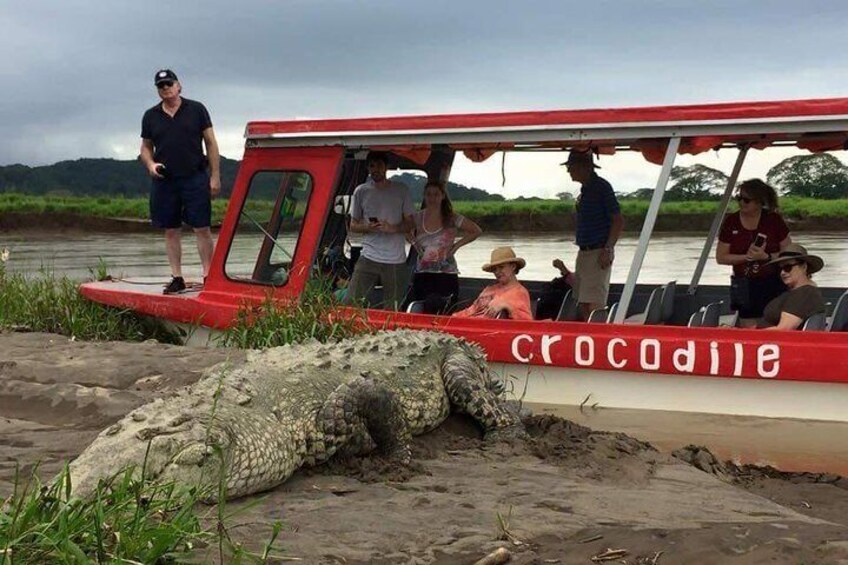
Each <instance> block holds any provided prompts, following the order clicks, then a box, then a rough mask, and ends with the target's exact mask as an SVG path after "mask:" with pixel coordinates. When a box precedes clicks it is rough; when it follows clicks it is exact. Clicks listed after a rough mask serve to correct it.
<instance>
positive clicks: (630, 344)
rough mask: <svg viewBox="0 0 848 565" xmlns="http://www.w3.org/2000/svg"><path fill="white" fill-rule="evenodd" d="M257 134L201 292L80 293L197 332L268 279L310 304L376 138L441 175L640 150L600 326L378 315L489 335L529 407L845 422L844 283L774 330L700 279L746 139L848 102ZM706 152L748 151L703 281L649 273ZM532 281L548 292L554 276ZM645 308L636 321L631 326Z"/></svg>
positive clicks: (553, 114) (831, 146)
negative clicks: (819, 310) (678, 165)
mask: <svg viewBox="0 0 848 565" xmlns="http://www.w3.org/2000/svg"><path fill="white" fill-rule="evenodd" d="M245 138H246V142H245V151H244V159H243V161H242V163H241V166H240V168H239V171H238V177H237V179H236V181H235V185H234V187H233V191H232V196H231V198H230V201H229V207H228V209H227V213H226V216H225V218H224V220H223V223H222V225H221V229H220V233H219V235H218V241H217V245H216V248H215V253H214V258H213V262H212V268H211V272H210V273H209V275H208V277H207V279H206V281H205V284H204V286H203V287H202V289H200V290H197V291H194V292H187V293H183V294H178V295H163V294H162V289H161V287H157V286H151V285H145V284H133V282H132V281H102V282H91V283H85V284H83V285H82V288H81V290H82V293H83V295H84V296H86V297H87V298H89V299H91V300H93V301H96V302H100V303H103V304H107V305H112V306H117V307H122V308H129V309H132V310H134V311H136V312H139V313H141V314H145V315H150V316H155V317H158V318H162V319H165V320H169V321H171V322H174V323H179V324H184V325H188V326H192V327H194V328H195V330H194V331H193V332H192V334H191V335H192V336H193V337H194V338H195V339H197V337H198V336H201V335H206V330H212V331H214V330H220V329H223V328H227V327H228V326H230V325H231V324H232V323H233V320H234V318H235V317H236V315H237V312H238V311H239V309H240V308H244V307H245V306H250V305H258V304H260V303H261V302H263V301H264V300H265V299H266V297H267V296H268V295H269V293H270V295H272V296H273V298H274V299H277V300H281V301H290V300H297V298H298V296H299V295H300V294H301V293H302V292H303V291H304V289H305V286H306V285H307V282H308V281H309V279H310V277H313V276H315V274H316V273H317V272H318V271H319V270H320V269H319V265H320V263H321V261H322V259H323V258H324V257H325V255H326V253H327V250H328V249H333V248H334V247H335V248H337V247H338V246H339V245H340V244H341V243H342V242H343V241H344V239H345V226H346V223H345V215H344V212H345V210H344V209H343V208H344V206H340V203H343V202H344V201H345V197H348V196H349V195H350V194H351V193H352V192H353V189H354V188H355V187H356V186H357V185H358V184H360V183H362V182H363V181H365V179H366V175H367V171H366V166H365V158H366V155H367V153H368V151H369V150H381V151H386V152H388V153H389V156H390V163H389V168H390V169H397V168H402V169H404V170H410V169H414V170H419V171H421V173H422V174H423V175H426V176H428V177H430V178H436V179H439V180H444V181H447V180H448V179H449V176H450V170H451V165H452V163H453V161H454V157H455V155H456V154H457V153H458V152H462V153H463V154H464V155H465V156H466V157H468V158H469V159H470V160H472V161H474V162H480V161H483V160H485V159H486V158H488V157H490V156H492V155H493V154H495V153H499V152H533V151H546V152H555V151H559V152H563V153H562V154H563V155H565V152H567V151H568V150H570V149H572V148H579V149H585V150H588V149H591V150H593V151H595V152H597V153H598V154H600V155H612V154H615V153H618V152H621V151H635V152H639V153H641V154H642V155H643V156H644V158H645V159H646V160H648V161H649V162H653V163H656V164H661V165H662V168H661V171H660V174H659V178H658V180H657V182H656V188H655V190H654V192H653V196H652V198H651V201H650V205H649V208H648V211H647V214H646V217H645V220H644V224H643V226H642V230H641V234H640V236H639V241H638V244H637V248H636V252H635V257H634V260H633V262H632V264H631V265H630V266H629V273H628V276H627V279H626V282H625V283H624V284H623V285H620V284H619V285H613V286H612V290H611V296H610V306H613V305H615V307H613V308H610V309H607V310H604V311H603V312H598V313H595V316H594V319H597V320H598V321H599V323H583V322H577V321H569V320H568V319H567V318H568V316H563V317H564V318H566V319H563V320H557V321H552V320H546V321H542V320H534V321H516V320H508V319H507V320H504V319H479V318H451V317H448V316H432V315H425V314H417V313H410V312H402V313H395V312H389V311H386V310H381V309H378V308H370V309H367V310H366V311H365V317H366V318H367V320H368V322H369V323H370V324H373V325H374V326H375V327H402V328H413V329H427V330H438V331H443V332H448V333H451V334H454V335H457V336H461V337H463V338H466V339H468V340H471V341H473V342H476V343H478V344H480V345H481V346H482V347H483V348H484V349H485V351H486V352H487V355H488V358H489V360H490V362H491V365H492V367H493V369H494V370H495V371H496V373H498V374H499V375H501V377H502V378H503V379H505V380H507V381H509V382H510V383H511V384H510V388H511V389H512V390H513V392H514V394H516V396H520V397H521V398H523V400H524V401H526V402H528V403H536V404H546V405H555V406H582V405H584V404H589V405H597V406H601V407H605V408H609V407H615V408H633V409H652V410H674V411H686V412H703V413H714V414H732V415H751V416H768V417H787V418H803V419H818V420H830V421H836V422H848V333H843V331H844V330H845V324H844V321H843V317H844V316H845V310H848V298H845V297H843V296H842V294H843V290H844V289H839V288H822V289H821V290H822V292H823V294H824V295H825V298H826V300H828V301H830V303H831V304H832V305H833V306H832V308H831V312H830V313H829V314H830V320H824V319H819V320H809V321H808V322H807V324H806V326H807V328H806V330H804V331H791V332H787V331H769V332H764V331H757V330H751V329H740V328H735V327H719V326H718V324H717V320H718V315H719V314H723V315H727V314H728V310H727V305H726V302H727V295H728V289H727V287H726V286H724V287H722V286H717V285H701V284H699V281H700V278H701V273H702V271H703V269H704V267H705V264H706V262H707V258H708V255H709V252H710V250H711V249H712V247H713V246H714V244H715V239H716V235H717V232H718V230H719V227H720V225H721V221H722V218H723V217H724V214H725V213H726V211H727V207H728V203H729V201H730V199H731V196H732V191H733V189H734V186H735V184H736V181H737V178H738V177H739V174H740V170H741V168H742V165H743V162H744V160H745V157H746V155H747V153H748V152H749V151H750V150H768V148H771V147H785V146H794V147H797V148H799V149H803V150H808V151H815V152H818V151H832V150H844V149H845V148H846V147H848V145H846V144H848V98H837V99H818V100H795V101H771V102H744V103H721V104H705V105H680V106H659V107H639V108H621V109H590V110H556V111H532V112H508V113H485V114H458V115H428V116H403V117H378V118H356V119H324V120H290V121H253V122H250V123H248V125H247V127H246V131H245ZM708 150H719V151H736V152H737V153H738V157H737V158H736V162H735V165H734V167H733V170H732V173H731V174H730V177H729V181H728V183H727V186H726V190H725V191H724V194H723V196H722V198H721V201H720V202H718V203H717V209H716V215H715V219H714V221H713V223H712V227H711V229H710V230H709V233H708V234H706V237H705V241H704V246H703V250H702V252H701V254H700V257H699V259H698V261H697V263H695V264H694V265H693V274H692V278H691V281H690V282H689V283H688V285H684V284H679V285H675V284H667V285H662V286H660V285H645V284H637V282H638V278H639V273H640V270H641V267H642V263H643V260H644V257H645V254H646V252H647V250H648V247H649V243H650V240H651V235H652V232H653V228H654V225H655V221H656V219H657V214H658V212H659V208H660V203H661V202H662V199H663V194H664V192H665V190H666V186H667V184H668V181H669V175H670V173H671V169H672V166H673V164H674V161H675V157H676V156H677V155H678V154H684V153H685V154H697V153H701V152H704V151H708ZM340 208H341V209H340ZM801 240H803V238H801ZM236 248H237V249H239V250H240V251H241V252H242V253H241V255H242V256H243V255H244V253H243V252H244V250H252V252H253V255H252V256H255V257H256V260H255V261H254V262H252V263H251V264H250V265H249V267H247V268H245V266H244V263H243V261H242V263H241V264H239V263H238V262H237V261H235V259H232V260H231V259H230V257H231V252H232V250H233V249H236ZM519 251H520V250H519ZM565 251H567V250H564V252H565ZM811 252H815V250H811ZM232 256H235V254H232ZM468 267H470V266H468ZM474 267H478V266H476V265H475V266H474ZM722 268H725V269H726V267H722ZM466 271H467V272H469V271H476V268H475V269H471V268H467V269H466ZM480 274H481V276H480V277H477V278H475V277H467V276H463V277H461V280H460V284H461V296H460V299H462V300H467V299H469V298H472V297H474V296H476V295H477V294H478V293H479V291H480V290H481V289H482V288H483V287H484V286H485V285H487V284H490V283H491V278H484V277H483V276H482V275H483V273H480ZM521 280H522V282H523V283H524V284H525V285H526V286H527V287H528V289H529V290H530V292H531V296H538V293H539V292H540V289H541V285H542V281H526V280H523V279H521ZM722 301H724V303H722ZM639 312H643V314H642V315H641V318H640V317H639V316H638V313H639ZM634 314H637V316H634ZM634 318H635V319H636V320H637V321H640V323H632V322H633V320H634ZM710 319H711V320H712V322H709V321H708V320H710ZM816 328H817V329H818V331H815V329H816Z"/></svg>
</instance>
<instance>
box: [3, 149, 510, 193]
mask: <svg viewBox="0 0 848 565" xmlns="http://www.w3.org/2000/svg"><path fill="white" fill-rule="evenodd" d="M239 163H240V161H235V160H233V159H227V158H226V157H222V158H221V192H222V193H223V196H225V197H227V196H229V195H230V192H232V188H233V183H234V182H235V178H236V174H237V173H238V168H239ZM393 178H396V179H398V180H399V181H401V182H403V183H404V184H406V185H407V186H408V187H409V188H410V190H411V191H412V199H413V201H414V202H416V203H418V202H420V201H421V199H422V196H423V194H424V184H425V182H426V180H427V178H426V177H424V176H422V175H417V174H414V173H403V174H400V175H397V176H395V177H393ZM0 192H21V193H24V194H34V195H56V196H125V197H139V196H147V195H148V194H149V193H150V179H149V178H148V176H147V172H146V171H145V170H144V167H143V166H142V165H141V163H140V162H139V161H136V160H132V161H119V160H117V159H77V160H75V161H60V162H58V163H54V164H53V165H44V166H40V167H29V166H27V165H7V166H5V167H0ZM448 194H450V197H451V199H453V200H504V197H503V196H501V195H499V194H489V193H488V192H486V191H485V190H481V189H479V188H473V187H468V186H465V185H462V184H457V183H453V182H450V183H448Z"/></svg>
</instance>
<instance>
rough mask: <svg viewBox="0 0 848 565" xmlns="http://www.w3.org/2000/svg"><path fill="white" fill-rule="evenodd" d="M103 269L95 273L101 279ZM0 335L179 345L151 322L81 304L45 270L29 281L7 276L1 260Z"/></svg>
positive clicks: (63, 281) (71, 287) (70, 286)
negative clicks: (11, 332)
mask: <svg viewBox="0 0 848 565" xmlns="http://www.w3.org/2000/svg"><path fill="white" fill-rule="evenodd" d="M104 269H105V267H103V266H101V267H99V268H98V270H99V271H100V273H99V274H100V275H101V277H102V275H103V274H104V272H105V271H104ZM92 272H94V270H93V271H92ZM0 330H26V331H36V332H50V333H56V334H61V335H65V336H68V337H70V338H74V339H84V340H117V341H144V340H147V339H156V340H158V341H161V342H165V343H178V342H179V339H178V337H177V336H176V335H175V334H174V333H172V332H170V331H168V330H167V329H166V328H165V326H164V325H162V324H161V323H159V322H157V321H155V320H152V319H150V318H146V317H141V316H138V315H137V314H135V313H133V312H131V311H129V310H122V309H118V308H110V307H108V306H104V305H102V304H97V303H95V302H91V301H89V300H87V299H85V298H83V296H82V295H81V294H80V293H79V283H78V282H77V281H74V280H71V279H69V278H68V277H64V276H63V277H56V276H54V275H53V274H52V273H51V272H49V271H46V270H42V271H41V272H39V273H38V274H36V275H34V276H27V275H24V274H21V273H7V272H6V269H5V264H4V263H3V262H2V260H0Z"/></svg>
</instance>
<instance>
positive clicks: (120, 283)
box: [86, 277, 203, 297]
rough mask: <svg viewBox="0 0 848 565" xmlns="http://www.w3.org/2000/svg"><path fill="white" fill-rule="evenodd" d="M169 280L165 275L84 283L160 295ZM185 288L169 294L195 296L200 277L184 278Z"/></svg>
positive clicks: (201, 283) (200, 283) (201, 288)
mask: <svg viewBox="0 0 848 565" xmlns="http://www.w3.org/2000/svg"><path fill="white" fill-rule="evenodd" d="M169 282H170V279H168V278H166V277H127V278H120V279H111V280H105V281H97V282H91V283H86V285H87V286H90V287H95V288H96V287H99V288H103V289H108V290H110V291H117V292H130V293H135V294H150V295H160V294H162V291H163V290H164V289H165V287H166V286H167V285H168V283H169ZM185 282H186V290H184V291H183V292H180V293H177V294H173V295H170V296H195V297H196V296H197V295H198V294H200V291H201V290H203V281H202V279H189V278H186V279H185Z"/></svg>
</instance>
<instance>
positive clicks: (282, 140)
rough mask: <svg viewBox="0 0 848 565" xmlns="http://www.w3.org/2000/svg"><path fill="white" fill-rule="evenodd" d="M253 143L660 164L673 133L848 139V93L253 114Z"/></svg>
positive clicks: (792, 140)
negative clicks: (331, 115) (570, 152)
mask: <svg viewBox="0 0 848 565" xmlns="http://www.w3.org/2000/svg"><path fill="white" fill-rule="evenodd" d="M245 137H246V140H247V141H246V145H247V146H248V147H263V146H267V147H292V146H297V147H308V146H343V147H347V148H354V149H355V148H369V149H377V148H379V149H384V150H390V151H392V152H394V153H396V154H399V155H403V156H404V157H407V158H409V159H410V160H412V161H414V162H417V163H423V162H426V160H427V158H428V157H429V154H430V148H431V147H432V146H433V145H447V146H449V147H450V148H452V149H455V150H457V151H462V152H463V153H464V154H465V156H466V157H468V158H469V159H471V160H472V161H482V160H485V159H486V158H488V157H489V156H491V155H492V154H493V153H495V152H498V151H538V150H555V151H556V150H562V149H567V148H583V149H588V148H592V149H593V150H594V151H596V152H598V153H600V154H613V153H615V152H616V151H618V150H631V151H638V152H640V153H641V154H642V155H643V156H644V157H645V159H647V160H648V161H649V162H652V163H656V164H662V163H663V160H664V157H665V154H666V151H667V149H668V143H669V140H670V139H673V138H678V139H680V144H679V147H678V148H677V150H676V152H677V153H679V154H691V155H694V154H698V153H702V152H704V151H708V150H711V149H719V148H721V147H746V148H754V149H764V148H766V147H769V146H772V145H790V146H797V147H799V148H801V149H806V150H809V151H813V152H819V151H832V150H839V149H846V148H848V98H829V99H811V100H784V101H772V102H731V103H720V104H697V105H677V106H647V107H636V108H618V109H608V108H605V109H591V110H554V111H535V112H534V111H528V112H502V113H486V114H444V115H422V116H401V117H378V118H354V119H325V120H288V121H253V122H249V123H248V124H247V127H246V130H245Z"/></svg>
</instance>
